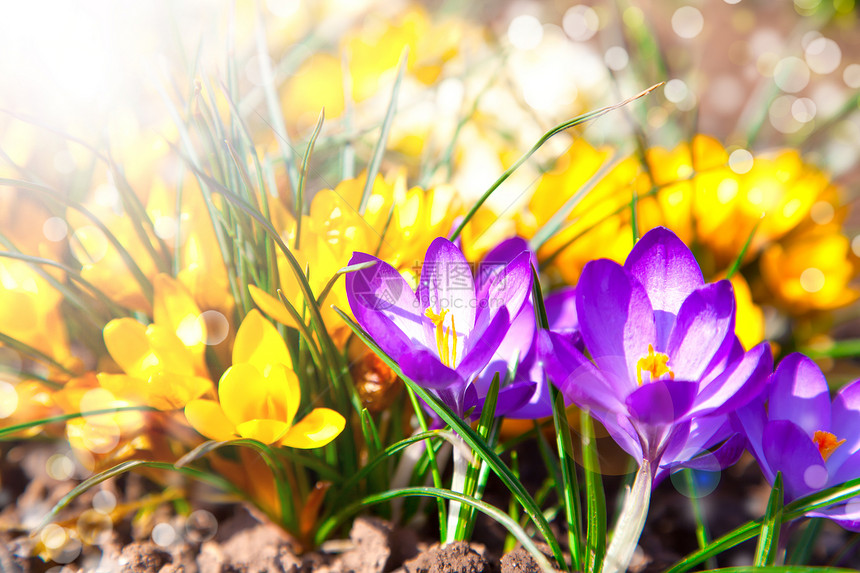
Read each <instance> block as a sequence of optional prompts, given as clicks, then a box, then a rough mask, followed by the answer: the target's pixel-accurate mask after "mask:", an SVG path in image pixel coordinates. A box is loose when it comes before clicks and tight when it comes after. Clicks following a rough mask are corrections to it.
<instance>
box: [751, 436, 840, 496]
mask: <svg viewBox="0 0 860 573" xmlns="http://www.w3.org/2000/svg"><path fill="white" fill-rule="evenodd" d="M763 441H764V443H763V450H764V457H765V460H766V462H767V464H768V465H769V466H770V469H771V471H772V472H773V474H774V475H776V472H778V471H781V472H782V478H783V483H784V484H785V493H786V502H788V501H790V500H793V499H797V498H798V497H800V496H803V495H806V494H807V493H810V492H813V491H817V490H819V489H822V488H823V487H825V486H826V485H827V482H828V473H827V468H826V467H825V465H824V461H823V460H822V459H821V454H820V453H818V448H817V447H816V446H815V444H814V443H813V442H812V439H811V438H810V437H809V436H807V435H806V432H805V431H804V430H803V428H801V427H800V426H798V425H797V424H794V423H793V422H789V421H787V420H773V421H770V422H768V423H767V424H766V425H765V427H764V440H763Z"/></svg>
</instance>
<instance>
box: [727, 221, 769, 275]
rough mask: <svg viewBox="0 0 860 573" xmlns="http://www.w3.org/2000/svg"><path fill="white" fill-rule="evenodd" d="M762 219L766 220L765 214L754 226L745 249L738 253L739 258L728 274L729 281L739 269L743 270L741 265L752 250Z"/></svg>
mask: <svg viewBox="0 0 860 573" xmlns="http://www.w3.org/2000/svg"><path fill="white" fill-rule="evenodd" d="M762 219H764V213H762V216H761V217H759V220H758V221H756V224H755V225H754V226H753V228H752V231H750V234H749V236H748V237H747V240H746V242H745V243H744V246H743V248H741V252H740V253H738V256H737V257H736V258H735V260H734V262H733V263H732V266H731V267H729V270H728V272H727V273H726V278H727V279H730V278H732V277H733V276H735V273H736V272H738V269H740V268H741V265H742V264H743V262H744V257H745V256H746V254H747V250H748V249H749V248H750V245H751V244H752V240H753V237H755V234H756V231H758V226H759V225H761V221H762Z"/></svg>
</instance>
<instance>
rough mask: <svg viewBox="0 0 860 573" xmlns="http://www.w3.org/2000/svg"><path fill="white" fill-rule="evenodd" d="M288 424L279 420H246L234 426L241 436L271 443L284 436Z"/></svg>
mask: <svg viewBox="0 0 860 573" xmlns="http://www.w3.org/2000/svg"><path fill="white" fill-rule="evenodd" d="M289 429H290V425H289V424H287V423H286V422H282V421H280V420H248V421H247V422H243V423H241V424H239V425H238V426H237V427H236V431H237V432H238V433H239V435H240V436H242V437H243V438H249V439H252V440H257V441H260V442H263V443H264V444H273V443H275V442H277V441H278V440H280V439H281V438H282V437H284V434H286V433H287V430H289Z"/></svg>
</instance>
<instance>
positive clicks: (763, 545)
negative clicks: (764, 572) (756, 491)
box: [753, 472, 783, 567]
mask: <svg viewBox="0 0 860 573" xmlns="http://www.w3.org/2000/svg"><path fill="white" fill-rule="evenodd" d="M782 508H783V487H782V472H777V473H776V479H774V480H773V488H772V489H771V490H770V498H769V499H768V500H767V510H766V511H765V513H764V521H763V522H762V524H761V532H760V533H759V535H758V545H757V546H756V549H755V560H754V561H753V563H754V564H755V566H756V567H763V566H765V565H773V564H774V561H775V560H776V554H777V552H778V551H779V529H780V527H781V526H782V522H781V517H782Z"/></svg>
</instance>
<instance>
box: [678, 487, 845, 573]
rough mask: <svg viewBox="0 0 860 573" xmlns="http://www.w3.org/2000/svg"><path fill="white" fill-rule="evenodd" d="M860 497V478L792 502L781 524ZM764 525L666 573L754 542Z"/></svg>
mask: <svg viewBox="0 0 860 573" xmlns="http://www.w3.org/2000/svg"><path fill="white" fill-rule="evenodd" d="M858 495H860V478H857V479H853V480H850V481H847V482H845V483H844V484H842V485H840V486H836V487H831V488H828V489H825V490H822V491H819V492H816V493H814V494H811V495H807V496H805V497H802V498H800V499H798V500H795V501H793V502H791V503H790V504H788V505H786V506H785V507H784V508H783V512H782V516H781V518H780V520H781V522H782V523H787V522H789V521H791V520H794V519H797V518H799V517H802V516H804V515H805V514H806V513H808V512H810V511H815V510H818V509H823V508H826V507H829V506H831V505H834V504H837V503H840V502H844V501H848V500H849V499H851V498H852V497H855V496H858ZM763 521H764V520H763V519H757V520H754V521H749V522H747V523H745V524H743V525H741V526H740V527H738V528H736V529H734V530H732V531H730V532H728V533H726V534H725V535H723V536H722V537H720V538H718V539H715V540H714V541H712V542H711V543H710V544H709V545H708V546H707V547H705V548H703V549H700V550H698V551H695V552H693V553H691V554H689V555H687V556H686V557H684V558H683V559H681V560H680V561H678V563H676V564H675V565H673V566H672V567H671V568H669V569H668V570H667V571H666V573H683V572H684V571H689V570H690V569H692V568H693V567H695V566H696V565H698V564H699V563H702V562H703V561H705V560H706V559H709V558H710V557H713V556H715V555H719V554H720V553H722V552H723V551H725V550H727V549H731V548H732V547H735V546H736V545H739V544H740V543H743V542H744V541H747V540H748V539H752V538H753V537H755V536H756V535H757V534H758V533H759V532H760V531H761V526H762V523H763ZM759 570H760V569H759Z"/></svg>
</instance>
